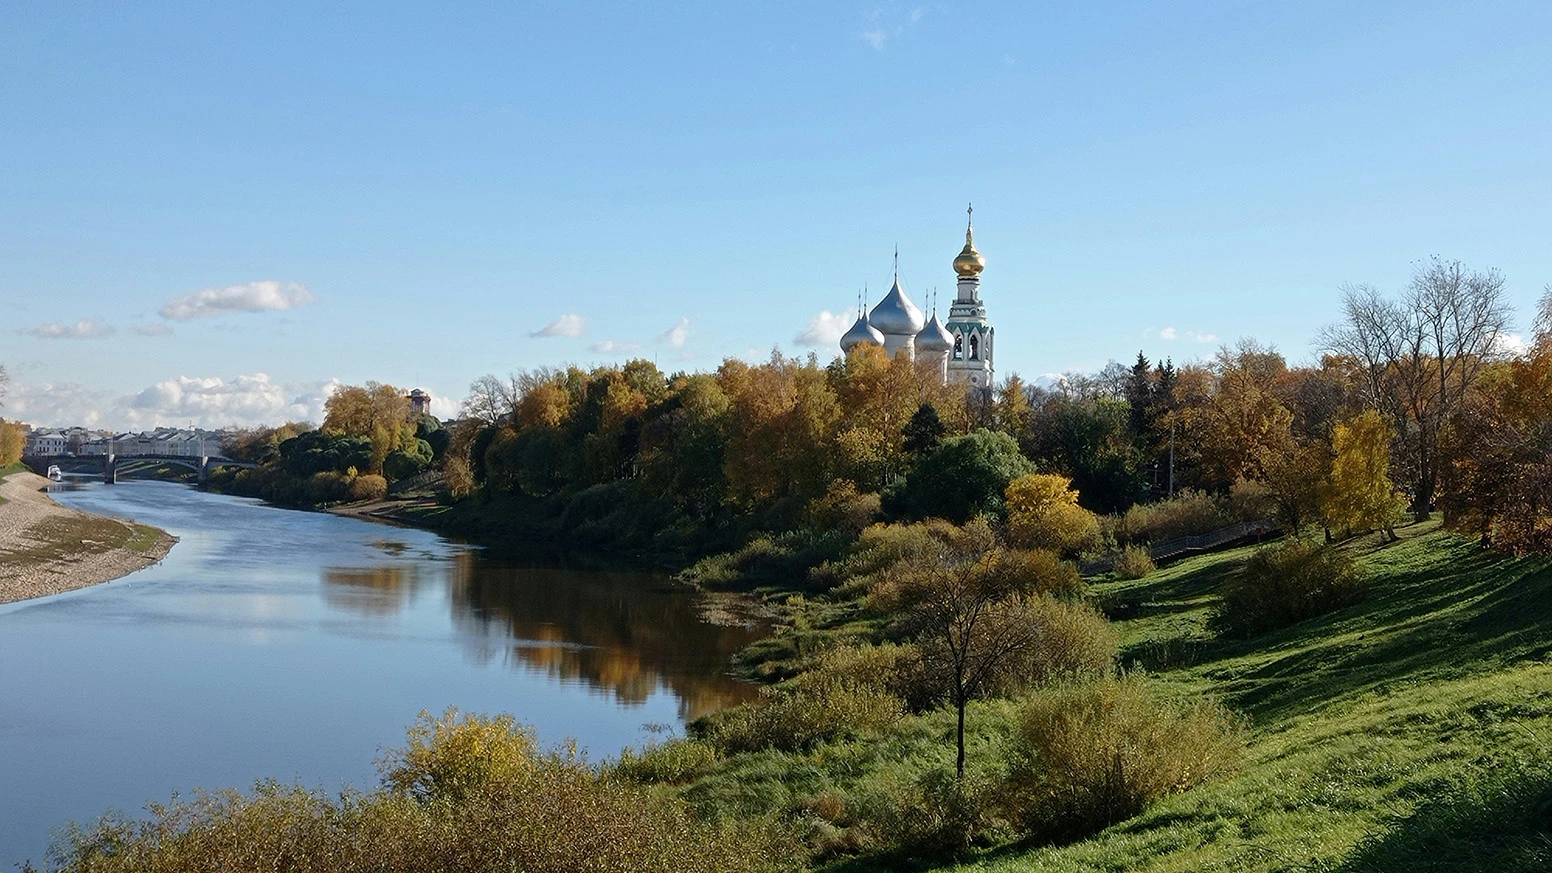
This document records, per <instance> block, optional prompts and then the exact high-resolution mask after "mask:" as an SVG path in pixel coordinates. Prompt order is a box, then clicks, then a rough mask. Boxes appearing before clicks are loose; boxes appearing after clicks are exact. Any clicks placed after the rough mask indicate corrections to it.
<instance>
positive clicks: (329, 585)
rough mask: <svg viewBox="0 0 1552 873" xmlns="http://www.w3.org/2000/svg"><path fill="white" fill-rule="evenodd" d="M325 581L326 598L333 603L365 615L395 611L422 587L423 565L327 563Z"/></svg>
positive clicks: (324, 597) (324, 574)
mask: <svg viewBox="0 0 1552 873" xmlns="http://www.w3.org/2000/svg"><path fill="white" fill-rule="evenodd" d="M323 581H324V586H323V599H324V602H325V603H327V604H329V605H330V606H334V607H339V608H341V609H348V610H350V611H351V612H359V613H361V614H363V615H370V616H382V615H392V614H394V613H396V612H398V611H400V610H401V609H403V608H404V606H405V604H407V603H409V601H410V598H411V597H413V596H414V594H415V589H417V588H419V587H420V581H421V577H420V566H419V565H418V564H411V563H405V564H379V565H376V566H372V567H327V568H325V569H324V571H323Z"/></svg>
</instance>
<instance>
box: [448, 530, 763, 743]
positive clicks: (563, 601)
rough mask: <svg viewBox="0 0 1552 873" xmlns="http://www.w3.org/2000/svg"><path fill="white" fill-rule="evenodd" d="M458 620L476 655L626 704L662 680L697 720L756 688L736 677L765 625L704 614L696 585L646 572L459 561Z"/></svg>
mask: <svg viewBox="0 0 1552 873" xmlns="http://www.w3.org/2000/svg"><path fill="white" fill-rule="evenodd" d="M450 582H451V585H450V588H451V594H452V602H453V623H454V625H455V627H457V629H458V631H459V634H460V636H461V637H462V638H463V639H464V641H465V643H466V644H467V645H468V646H469V648H470V650H471V651H472V652H473V653H474V654H475V656H476V657H479V658H481V659H488V658H492V657H495V656H496V655H497V654H501V653H510V654H511V655H514V656H516V658H517V659H518V660H519V661H520V662H521V663H523V664H524V665H527V666H529V667H531V668H533V669H537V670H542V671H544V672H546V673H548V674H549V675H551V676H554V677H556V678H558V679H561V680H562V681H571V682H577V681H581V682H586V683H587V684H588V685H590V686H592V687H594V688H600V689H604V690H607V691H609V692H610V693H612V694H613V695H614V697H615V699H616V700H618V701H620V702H621V703H625V704H639V703H641V702H643V701H645V700H646V699H647V697H648V696H649V695H651V693H652V692H653V691H654V690H656V689H657V688H658V686H659V685H660V684H661V685H662V686H665V687H667V688H668V689H669V690H670V691H671V692H672V693H673V695H674V696H675V697H676V698H677V699H678V701H679V715H680V717H681V718H684V719H694V718H698V717H699V716H701V715H704V714H706V713H708V712H712V711H714V710H717V709H721V708H723V707H726V706H731V705H733V704H735V703H739V702H741V701H743V700H747V699H748V698H749V697H751V696H752V695H753V692H754V688H753V686H751V685H749V684H748V683H746V682H742V681H739V680H737V679H734V678H733V677H731V676H729V675H728V670H729V667H730V661H731V659H732V657H733V654H734V653H735V652H737V651H738V650H739V649H741V648H743V647H744V646H746V645H748V644H749V643H750V642H752V641H754V640H755V639H756V638H758V637H759V636H760V635H761V633H760V631H758V630H754V629H751V628H744V627H720V626H716V625H711V624H707V623H706V622H704V621H702V620H701V616H700V611H699V610H698V608H697V602H696V598H697V595H696V593H695V592H693V591H691V590H688V589H683V588H677V587H673V586H671V585H670V584H669V583H668V582H667V580H665V579H663V578H661V577H657V576H652V575H649V574H645V573H639V572H630V571H613V570H582V571H578V570H563V569H557V568H553V567H522V566H517V565H514V564H511V563H504V562H498V561H491V560H488V559H484V560H482V559H481V557H480V556H478V555H475V554H466V555H460V556H458V557H456V558H454V561H453V570H452V573H451V574H450Z"/></svg>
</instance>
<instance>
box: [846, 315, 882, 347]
mask: <svg viewBox="0 0 1552 873" xmlns="http://www.w3.org/2000/svg"><path fill="white" fill-rule="evenodd" d="M863 343H872V344H873V345H875V346H883V344H884V335H883V334H881V333H879V332H878V328H875V327H874V326H873V325H871V324H868V319H867V316H865V315H859V316H857V323H856V324H854V325H852V326H851V330H848V331H846V333H845V334H843V335H842V336H841V354H843V355H849V354H851V350H852V349H854V348H856V347H857V346H860V345H862V344H863Z"/></svg>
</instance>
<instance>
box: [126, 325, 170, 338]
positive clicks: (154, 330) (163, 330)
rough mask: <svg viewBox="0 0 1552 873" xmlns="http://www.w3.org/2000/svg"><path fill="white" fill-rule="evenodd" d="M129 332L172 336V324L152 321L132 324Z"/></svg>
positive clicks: (142, 334)
mask: <svg viewBox="0 0 1552 873" xmlns="http://www.w3.org/2000/svg"><path fill="white" fill-rule="evenodd" d="M129 332H130V333H133V334H139V335H140V336H171V335H172V325H170V324H162V323H161V322H152V323H150V324H132V325H130V326H129Z"/></svg>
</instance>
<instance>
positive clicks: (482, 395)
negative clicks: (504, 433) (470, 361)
mask: <svg viewBox="0 0 1552 873" xmlns="http://www.w3.org/2000/svg"><path fill="white" fill-rule="evenodd" d="M520 397H521V395H520V392H519V389H518V377H517V376H515V375H509V376H508V377H507V378H506V379H505V380H502V379H500V378H498V377H497V376H495V375H494V374H491V373H486V374H485V375H483V376H481V377H479V378H478V379H475V380H474V381H473V382H471V383H470V384H469V396H468V397H466V398H464V401H463V408H462V409H461V410H460V412H459V414H460V416H461V417H463V418H472V419H475V420H476V421H482V422H484V423H485V424H488V425H497V424H500V423H501V422H503V421H509V420H511V417H512V411H513V410H514V409H516V408H517V401H518V400H519V399H520Z"/></svg>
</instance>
